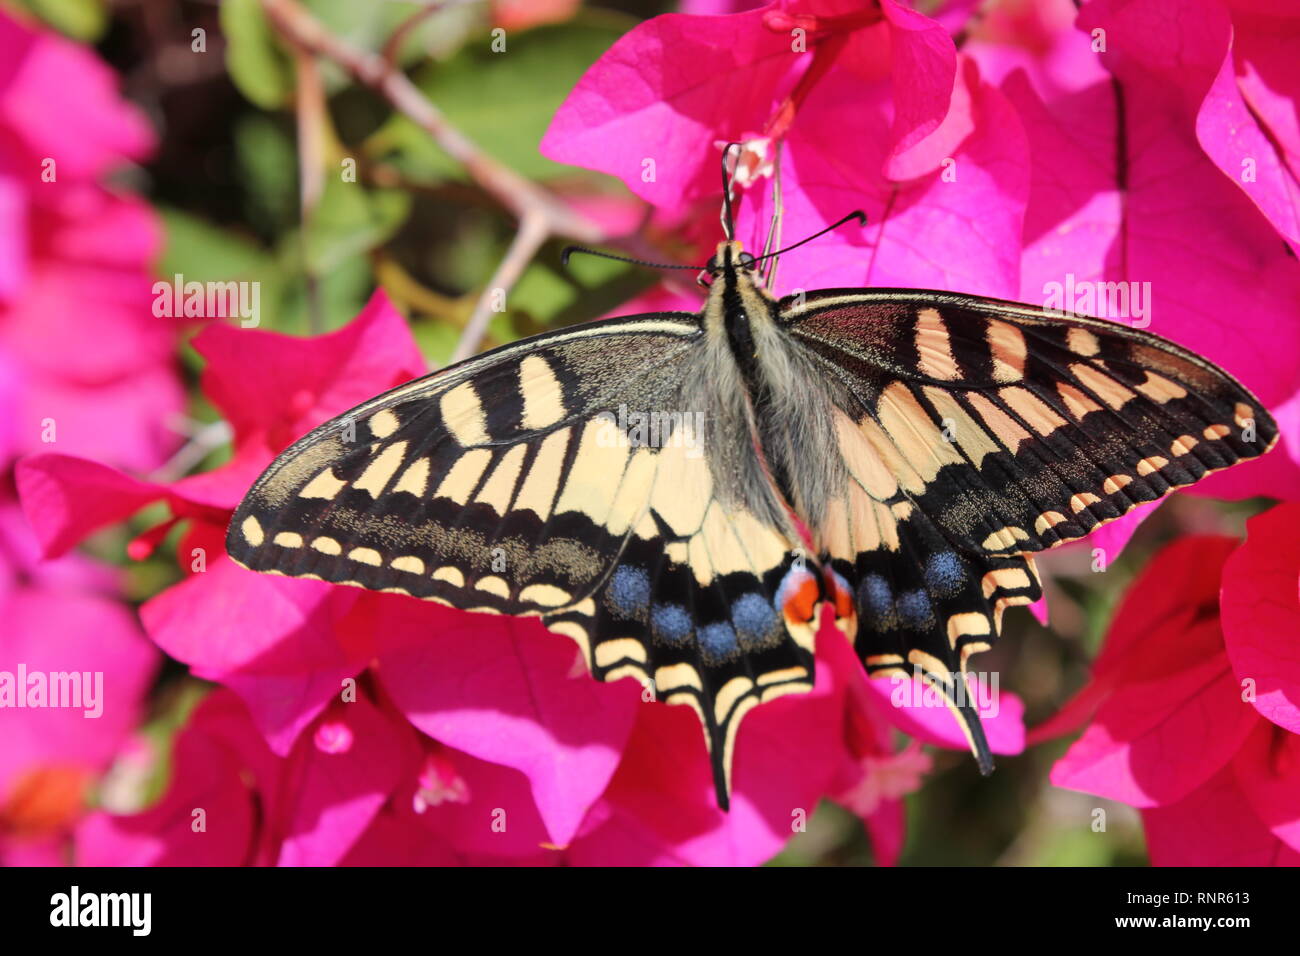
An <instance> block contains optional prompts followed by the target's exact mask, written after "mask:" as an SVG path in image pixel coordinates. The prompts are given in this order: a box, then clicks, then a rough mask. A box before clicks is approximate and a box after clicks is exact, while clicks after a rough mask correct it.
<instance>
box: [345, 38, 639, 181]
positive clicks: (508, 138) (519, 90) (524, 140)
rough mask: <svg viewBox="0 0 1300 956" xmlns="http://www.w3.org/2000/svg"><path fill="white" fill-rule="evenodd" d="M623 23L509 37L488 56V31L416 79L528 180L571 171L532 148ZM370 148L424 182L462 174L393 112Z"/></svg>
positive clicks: (446, 110) (475, 136) (467, 132)
mask: <svg viewBox="0 0 1300 956" xmlns="http://www.w3.org/2000/svg"><path fill="white" fill-rule="evenodd" d="M621 28H622V24H619V23H617V22H616V21H613V20H608V21H607V20H605V19H602V20H601V21H599V22H594V23H593V22H588V23H580V22H570V23H564V24H560V25H557V26H549V27H540V28H538V29H536V30H530V31H528V32H526V33H521V34H518V35H515V34H511V35H510V36H509V37H508V39H507V47H506V50H505V52H502V53H493V52H492V50H491V46H490V43H489V37H488V34H487V33H484V34H483V35H482V37H481V38H480V40H479V41H478V42H475V43H472V44H471V45H469V46H467V47H466V48H465V49H463V50H462V51H461V52H460V53H458V54H457V55H456V56H455V57H453V58H452V59H451V60H449V61H447V62H446V63H442V64H430V65H428V66H427V67H425V68H424V69H422V70H420V71H419V72H418V74H417V76H416V82H417V83H418V85H419V86H420V89H421V90H422V91H423V92H424V93H425V95H426V96H428V97H429V99H430V100H431V101H432V102H433V104H434V105H435V106H437V107H438V108H439V109H440V110H442V111H443V113H444V114H446V117H447V119H448V121H449V122H450V123H451V124H452V125H453V126H455V127H456V128H457V129H459V130H460V131H461V132H463V133H464V134H465V135H467V136H468V137H469V138H470V139H472V140H473V141H474V142H476V143H477V144H478V145H479V146H480V147H482V148H483V150H485V151H486V152H487V153H489V154H491V155H492V156H494V157H495V158H496V159H499V160H501V161H502V162H503V163H505V164H507V165H508V166H510V167H512V168H513V169H514V170H515V171H516V172H519V173H522V174H523V175H525V176H528V177H530V178H536V179H541V178H547V177H551V176H555V175H557V174H559V173H562V172H566V171H569V170H570V167H566V166H561V165H560V164H558V163H553V162H551V161H550V160H549V159H546V158H545V157H543V156H542V155H541V153H539V152H538V151H537V145H538V143H540V142H541V139H542V135H543V134H544V133H545V132H546V127H547V126H548V125H549V124H550V122H551V116H552V115H553V114H554V113H555V111H556V109H558V108H559V106H560V104H561V103H563V102H564V99H565V97H566V96H568V95H569V91H570V90H571V89H573V86H574V84H575V83H577V81H578V78H579V77H581V76H582V74H583V73H584V72H586V70H587V68H588V67H589V66H591V64H592V63H594V62H595V61H596V59H597V58H598V57H599V56H600V55H601V54H602V53H604V52H605V51H606V50H607V49H609V47H610V45H611V44H613V42H614V41H615V40H617V39H618V37H619V36H620V35H621V33H622V29H621ZM369 146H370V148H372V149H374V150H378V151H379V152H381V153H384V154H389V153H391V154H392V157H391V158H392V161H393V163H394V165H396V166H397V167H398V168H400V169H401V170H402V171H403V172H404V173H405V174H406V175H408V176H410V177H412V178H414V179H417V180H422V181H434V182H436V181H439V180H443V179H448V178H458V177H461V176H462V173H461V171H460V169H459V167H458V166H457V165H456V164H455V163H454V162H453V161H452V160H451V158H450V157H448V156H447V155H446V154H445V153H443V152H442V150H441V149H439V148H438V147H437V146H436V145H435V144H434V143H433V141H432V140H431V139H430V138H429V134H428V133H426V132H425V131H424V130H422V129H420V128H419V127H418V126H416V125H415V124H414V123H412V122H411V121H410V120H408V119H407V118H406V117H404V116H394V117H393V118H391V119H390V120H389V121H388V122H387V123H386V124H384V126H383V127H381V128H380V130H379V131H378V132H377V133H376V134H375V135H374V137H372V139H371V142H370V144H369Z"/></svg>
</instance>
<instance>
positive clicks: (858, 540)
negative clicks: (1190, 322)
mask: <svg viewBox="0 0 1300 956" xmlns="http://www.w3.org/2000/svg"><path fill="white" fill-rule="evenodd" d="M709 271H710V272H711V273H712V274H713V281H712V283H711V285H710V288H709V295H708V299H707V301H706V303H705V305H704V307H703V309H702V310H701V312H700V313H698V314H695V315H692V314H689V313H656V314H651V315H643V316H631V317H628V318H624V319H616V320H608V321H604V322H597V323H592V324H589V325H587V326H579V327H574V328H571V329H563V330H560V331H557V332H551V333H546V334H544V335H541V336H537V337H534V338H532V339H528V340H524V341H521V342H517V343H513V344H511V345H508V346H505V347H503V348H501V349H498V350H495V351H494V352H490V353H486V354H485V355H482V356H479V357H477V358H475V359H471V360H469V361H468V362H465V363H461V364H460V365H458V366H454V367H452V368H448V369H444V370H443V371H440V372H438V373H435V374H434V375H431V376H429V377H427V378H424V379H421V380H419V381H416V382H413V383H409V384H407V385H404V386H401V387H399V388H397V389H394V390H393V391H391V392H389V393H387V394H385V395H382V396H379V397H378V398H376V399H374V400H372V401H370V402H367V403H366V404H364V405H362V406H360V407H358V408H356V409H353V410H352V411H350V412H348V413H346V414H345V415H343V416H340V417H339V418H337V419H335V420H333V421H332V422H328V423H326V424H325V425H322V426H321V427H320V428H318V429H317V430H315V431H314V432H312V433H311V434H310V435H308V436H306V437H305V438H303V439H301V440H300V441H298V442H297V443H295V444H294V445H293V446H292V447H291V448H289V449H288V450H287V451H285V452H284V453H283V454H282V455H281V456H280V457H279V458H277V459H276V461H275V462H274V463H272V465H271V466H270V467H269V468H268V469H267V471H266V473H265V474H264V475H263V476H262V477H261V478H260V479H259V480H258V481H257V483H255V484H254V486H253V487H252V489H251V490H250V491H249V493H248V495H247V497H246V498H245V500H244V502H243V503H242V504H241V505H240V507H239V509H237V511H236V513H235V515H234V517H233V519H232V521H231V525H230V530H229V534H228V538H227V548H228V551H229V552H230V554H231V555H232V557H234V558H235V560H236V561H238V562H240V563H241V564H243V565H245V566H247V567H249V568H252V569H254V570H261V571H271V572H276V573H282V574H289V575H293V576H300V577H316V578H320V579H323V580H327V581H333V582H337V583H344V584H354V585H359V586H362V587H366V588H370V589H373V590H387V591H398V592H400V593H404V594H409V595H411V596H413V597H419V598H423V599H427V600H435V601H440V602H443V603H447V604H450V605H452V606H455V607H458V608H463V609H467V610H478V611H487V612H493V613H507V614H523V615H533V616H538V617H540V618H541V619H542V620H543V622H544V623H545V624H546V626H547V627H548V628H550V629H551V630H552V631H554V632H556V633H559V634H563V635H565V636H567V637H569V638H572V639H573V640H574V641H575V642H576V643H577V644H578V646H579V647H580V648H581V650H582V653H583V656H584V658H585V660H586V662H587V664H588V667H589V668H590V669H591V672H592V674H593V675H594V676H596V677H597V678H599V679H602V680H616V679H619V678H621V677H625V676H631V677H634V678H636V679H637V680H639V681H641V682H643V683H644V684H645V685H646V686H647V687H649V688H651V689H653V691H654V694H655V695H656V697H657V698H658V699H660V700H664V701H667V702H668V703H672V704H685V705H688V706H690V707H691V708H692V709H694V710H695V711H696V712H697V714H698V715H699V717H700V720H701V723H702V726H703V729H704V732H705V741H706V743H707V745H708V749H709V752H710V754H711V756H712V761H713V766H714V771H715V779H716V781H717V786H718V798H719V802H720V803H721V804H722V805H723V806H725V805H726V802H727V799H728V794H729V791H730V769H731V763H732V757H733V754H734V751H735V746H736V735H737V731H738V728H739V727H740V724H741V721H742V719H743V717H744V716H745V714H746V713H748V712H749V711H750V710H751V709H752V708H753V707H755V706H758V705H760V704H761V703H762V702H764V701H768V700H771V699H773V698H775V697H779V696H782V695H784V694H788V693H797V692H804V691H808V690H810V689H811V688H812V685H813V681H814V651H815V647H814V639H813V638H814V631H815V629H816V624H817V619H818V614H819V609H820V607H821V605H822V604H823V603H825V604H828V605H829V606H830V607H831V609H832V610H833V612H834V616H835V619H836V623H837V625H838V626H839V629H840V631H841V632H842V633H843V634H844V635H845V637H846V638H847V639H848V640H849V641H851V642H852V643H853V646H854V648H855V651H856V653H857V656H858V657H859V659H860V660H861V661H862V662H863V665H864V667H865V668H866V670H867V672H868V673H869V674H872V675H876V676H881V675H899V676H919V677H921V678H923V679H925V680H926V681H928V682H930V684H931V685H932V686H933V687H935V688H936V689H938V690H939V691H940V693H941V694H942V695H943V697H944V698H945V700H947V701H948V703H949V704H950V706H951V707H952V708H953V711H954V713H955V714H956V716H957V718H958V720H959V722H960V724H961V725H962V727H963V728H964V729H965V731H966V732H967V734H968V736H969V739H970V741H971V746H972V749H973V750H974V751H975V752H976V754H977V756H978V757H979V758H980V762H981V766H982V767H984V768H985V769H988V768H989V767H990V766H991V759H990V757H989V752H988V746H987V744H986V742H985V740H984V737H983V734H982V731H981V730H980V728H979V721H978V718H977V716H976V715H975V713H974V711H973V710H972V709H971V707H970V706H969V704H967V703H966V702H965V701H964V700H963V699H962V695H961V693H960V692H959V684H960V682H961V681H962V680H963V675H964V673H965V671H966V667H967V661H968V659H969V657H970V656H971V655H972V654H975V653H977V652H979V651H981V650H985V649H988V648H989V647H990V646H991V644H992V643H993V641H994V640H995V639H996V636H997V633H998V631H999V629H1000V625H1001V616H1002V612H1003V611H1004V609H1005V608H1006V607H1008V606H1013V605H1016V604H1025V603H1029V602H1031V601H1033V600H1035V599H1037V598H1038V597H1039V596H1040V595H1041V589H1040V587H1039V582H1038V578H1037V575H1036V572H1035V570H1034V566H1033V554H1034V553H1035V552H1038V551H1041V550H1044V549H1047V548H1051V547H1054V546H1056V545H1057V544H1060V543H1062V542H1065V541H1069V540H1074V539H1076V538H1079V537H1082V536H1083V535H1085V534H1087V533H1088V532H1089V531H1091V530H1092V529H1093V528H1095V527H1096V526H1097V525H1099V524H1102V523H1104V522H1106V521H1110V520H1113V519H1115V518H1118V517H1120V516H1121V515H1123V514H1124V513H1126V512H1127V511H1129V510H1131V509H1132V508H1133V507H1135V506H1136V505H1137V504H1139V503H1141V502H1144V501H1152V500H1156V499H1157V498H1159V497H1161V496H1163V495H1164V494H1167V493H1168V492H1169V491H1171V490H1172V489H1173V488H1175V487H1180V486H1183V485H1187V484H1190V483H1192V482H1194V481H1196V480H1199V479H1200V478H1201V477H1203V476H1204V475H1205V474H1207V473H1209V472H1211V471H1214V470H1217V469H1219V468H1223V467H1227V466H1229V465H1231V464H1233V463H1234V462H1236V461H1238V460H1241V459H1245V458H1251V457H1256V456H1258V455H1259V454H1262V453H1263V452H1264V451H1266V450H1267V449H1268V448H1269V447H1270V446H1271V444H1272V443H1273V441H1274V440H1275V438H1276V428H1275V426H1274V425H1273V423H1272V421H1271V419H1269V417H1268V415H1267V413H1266V412H1265V411H1264V410H1263V408H1262V407H1261V406H1260V404H1259V403H1258V402H1257V401H1256V400H1255V399H1254V398H1253V397H1252V396H1250V394H1249V393H1248V392H1247V391H1246V390H1245V389H1244V388H1243V387H1242V386H1241V385H1239V384H1238V383H1237V382H1235V381H1234V380H1233V379H1232V378H1231V377H1230V376H1228V375H1227V374H1226V373H1224V372H1222V371H1221V370H1219V369H1217V368H1216V367H1215V366H1213V365H1212V364H1210V363H1209V362H1206V361H1205V360H1204V359H1201V358H1199V357H1197V356H1195V355H1193V354H1192V353H1190V352H1187V351H1186V350H1184V349H1181V348H1180V347H1178V346H1176V345H1173V344H1172V343H1169V342H1167V341H1165V340H1163V339H1160V338H1158V337H1156V336H1154V335H1151V334H1149V333H1146V332H1143V331H1140V330H1134V329H1128V328H1125V327H1123V326H1119V325H1116V324H1113V323H1108V322H1102V321H1099V320H1095V319H1086V318H1073V317H1068V318H1067V317H1059V316H1053V315H1049V314H1047V313H1045V312H1044V311H1043V310H1041V309H1035V308H1033V307H1031V306H1025V305H1021V304H1018V303H1009V302H999V301H995V300H990V299H981V298H976V297H970V296H961V295H955V294H950V293H941V292H929V291H923V290H827V291H822V292H812V293H808V294H807V295H805V296H798V297H787V298H785V299H780V300H778V299H776V298H775V297H773V296H772V295H771V294H770V293H769V292H768V291H767V290H766V288H765V287H764V285H763V283H762V281H761V280H760V279H759V276H758V274H757V272H756V270H755V268H754V260H752V259H747V258H746V257H744V256H743V254H742V253H741V250H740V247H739V244H737V243H732V242H727V243H723V244H722V245H721V246H720V247H719V250H718V253H717V255H716V256H715V258H714V260H713V262H712V263H711V266H710V270H709Z"/></svg>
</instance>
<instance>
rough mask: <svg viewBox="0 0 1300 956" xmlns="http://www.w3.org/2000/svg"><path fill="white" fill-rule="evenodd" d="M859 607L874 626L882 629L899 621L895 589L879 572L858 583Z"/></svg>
mask: <svg viewBox="0 0 1300 956" xmlns="http://www.w3.org/2000/svg"><path fill="white" fill-rule="evenodd" d="M858 609H859V611H860V612H861V613H862V616H863V617H864V618H865V619H866V620H867V621H868V622H869V623H870V624H871V625H872V626H873V627H876V628H879V629H881V630H887V629H889V628H891V627H893V626H894V625H895V624H896V623H897V620H896V618H895V615H894V594H893V591H892V589H891V588H890V587H889V582H888V581H886V580H885V579H884V578H883V577H881V576H880V575H879V574H868V575H867V576H866V577H864V578H863V579H862V580H861V581H860V582H859V583H858Z"/></svg>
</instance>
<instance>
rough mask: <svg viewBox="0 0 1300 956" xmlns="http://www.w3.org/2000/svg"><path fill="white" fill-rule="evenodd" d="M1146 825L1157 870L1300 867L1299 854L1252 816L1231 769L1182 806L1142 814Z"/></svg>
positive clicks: (1204, 786)
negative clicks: (1184, 867) (1173, 867)
mask: <svg viewBox="0 0 1300 956" xmlns="http://www.w3.org/2000/svg"><path fill="white" fill-rule="evenodd" d="M1142 823H1143V827H1144V829H1145V830H1146V838H1147V852H1148V853H1150V855H1151V863H1152V864H1153V865H1155V866H1300V853H1297V852H1296V851H1295V850H1294V849H1292V848H1290V847H1288V846H1287V845H1286V844H1285V843H1283V842H1282V841H1281V840H1279V839H1278V838H1277V837H1276V836H1274V835H1273V834H1272V833H1271V832H1270V831H1269V830H1268V828H1267V827H1265V826H1264V824H1263V823H1261V822H1260V820H1259V819H1258V818H1257V817H1256V816H1255V814H1254V813H1253V812H1252V810H1251V807H1250V804H1249V803H1248V802H1247V800H1246V798H1245V795H1244V794H1243V793H1242V792H1241V788H1240V785H1239V784H1238V782H1237V777H1236V775H1235V774H1234V773H1233V768H1231V767H1224V768H1223V769H1222V770H1220V771H1219V772H1218V773H1217V774H1215V775H1214V776H1213V777H1211V778H1210V779H1209V780H1208V781H1207V782H1206V783H1205V784H1203V785H1202V786H1201V787H1199V788H1198V789H1196V790H1194V791H1192V792H1191V793H1190V794H1188V795H1187V796H1186V797H1184V798H1183V799H1182V800H1180V801H1178V802H1177V803H1174V804H1171V805H1169V806H1166V807H1152V808H1149V809H1145V810H1143V811H1142Z"/></svg>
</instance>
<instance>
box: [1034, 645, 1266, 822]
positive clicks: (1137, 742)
mask: <svg viewBox="0 0 1300 956" xmlns="http://www.w3.org/2000/svg"><path fill="white" fill-rule="evenodd" d="M1257 720H1258V717H1257V715H1256V714H1255V711H1254V710H1252V709H1251V708H1250V707H1247V706H1246V705H1244V704H1243V703H1242V702H1241V697H1240V693H1239V688H1238V686H1237V682H1236V680H1235V679H1234V678H1233V676H1232V672H1231V671H1230V670H1229V669H1228V667H1227V661H1226V660H1225V659H1224V658H1221V657H1219V658H1210V659H1209V660H1205V661H1204V662H1202V663H1201V664H1199V665H1197V666H1195V667H1190V668H1187V669H1186V670H1183V671H1180V672H1178V673H1175V674H1173V675H1171V676H1168V677H1164V678H1157V679H1155V680H1148V681H1142V682H1134V683H1129V684H1125V685H1123V686H1121V687H1119V688H1117V689H1116V690H1115V692H1114V693H1113V694H1111V695H1110V697H1108V698H1107V699H1106V701H1105V702H1104V703H1103V704H1102V705H1101V707H1100V708H1099V709H1098V710H1097V714H1096V716H1095V717H1094V718H1093V721H1092V723H1091V724H1090V725H1089V726H1088V728H1087V730H1085V731H1084V733H1083V736H1081V737H1080V738H1079V739H1078V740H1076V741H1075V742H1074V744H1072V745H1071V747H1070V749H1069V750H1068V751H1067V752H1066V754H1065V756H1064V757H1062V758H1061V759H1060V760H1058V761H1057V762H1056V765H1055V766H1054V767H1053V768H1052V774H1051V781H1052V783H1054V784H1055V785H1056V786H1058V787H1066V788H1069V789H1071V790H1082V791H1083V792H1084V793H1093V794H1096V795H1097V796H1100V797H1107V798H1109V799H1111V800H1119V801H1120V802H1122V803H1127V804H1130V805H1131V806H1135V807H1155V806H1164V805H1167V804H1170V803H1176V802H1178V801H1179V800H1182V799H1183V798H1184V797H1186V796H1187V795H1188V794H1189V793H1191V792H1192V791H1193V790H1195V789H1196V788H1197V787H1199V786H1201V785H1202V784H1203V783H1205V782H1206V781H1207V780H1209V779H1210V777H1212V776H1214V774H1215V773H1216V772H1218V770H1219V769H1221V768H1222V767H1224V766H1225V765H1226V764H1227V763H1228V762H1229V761H1230V760H1231V759H1232V757H1233V755H1234V754H1235V753H1236V752H1237V750H1238V749H1239V748H1240V747H1241V743H1242V741H1243V740H1245V738H1246V735H1247V734H1249V733H1250V731H1251V728H1252V727H1253V726H1254V724H1255V722H1256V721H1257Z"/></svg>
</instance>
